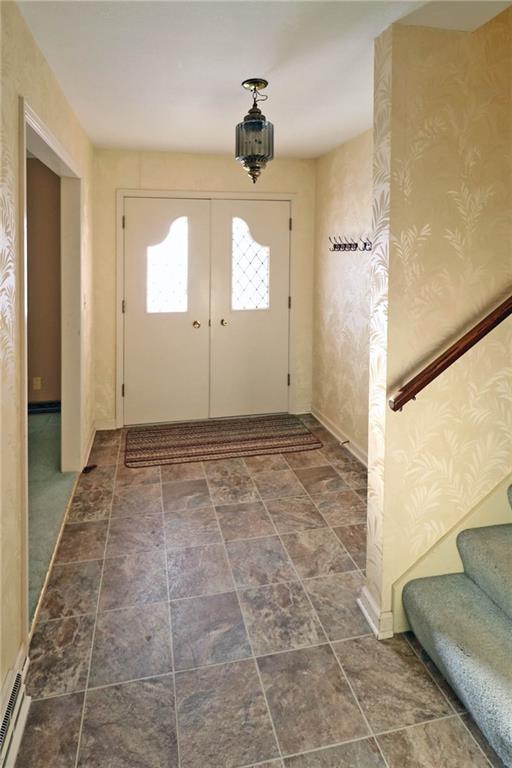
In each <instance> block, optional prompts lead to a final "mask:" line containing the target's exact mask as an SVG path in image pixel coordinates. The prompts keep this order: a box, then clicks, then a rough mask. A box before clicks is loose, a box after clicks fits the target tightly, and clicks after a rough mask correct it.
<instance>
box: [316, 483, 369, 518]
mask: <svg viewBox="0 0 512 768" xmlns="http://www.w3.org/2000/svg"><path fill="white" fill-rule="evenodd" d="M312 499H313V501H314V502H315V504H316V506H317V507H318V511H319V512H320V514H321V515H322V517H324V518H325V520H326V522H327V524H328V525H332V526H333V527H334V526H338V525H357V524H358V523H366V504H364V503H363V502H362V501H361V499H360V498H359V496H358V495H357V494H356V493H354V491H351V490H345V491H337V492H336V493H324V494H320V495H315V496H313V497H312Z"/></svg>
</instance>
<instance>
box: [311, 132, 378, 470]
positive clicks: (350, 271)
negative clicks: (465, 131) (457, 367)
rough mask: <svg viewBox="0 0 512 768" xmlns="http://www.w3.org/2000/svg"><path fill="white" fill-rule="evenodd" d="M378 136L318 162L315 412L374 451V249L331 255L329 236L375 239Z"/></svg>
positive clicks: (360, 449)
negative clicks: (371, 333)
mask: <svg viewBox="0 0 512 768" xmlns="http://www.w3.org/2000/svg"><path fill="white" fill-rule="evenodd" d="M372 156H373V140H372V131H371V130H370V131H366V132H365V133H363V134H361V135H360V136H357V137H356V138H354V139H352V140H350V141H348V142H346V143H345V144H343V145H342V146H340V147H338V148H337V149H335V150H333V151H332V152H329V153H327V154H326V155H323V156H322V157H320V158H319V159H318V160H317V175H316V248H315V297H314V331H313V409H314V411H315V413H317V414H318V415H319V416H320V417H321V418H324V419H325V420H326V421H327V423H330V424H332V425H334V426H336V427H337V428H338V430H339V432H340V433H341V434H343V435H345V436H346V438H347V439H349V440H350V442H351V444H352V446H353V447H354V448H355V449H356V450H357V453H358V455H359V456H361V457H362V458H364V459H366V456H367V451H368V355H369V350H368V347H369V343H368V342H369V321H370V256H371V254H370V252H366V251H356V252H351V251H334V252H332V251H330V250H329V236H332V235H336V236H340V235H345V236H347V237H354V238H357V237H359V236H361V237H368V236H369V235H370V232H371V228H372V223H371V212H372Z"/></svg>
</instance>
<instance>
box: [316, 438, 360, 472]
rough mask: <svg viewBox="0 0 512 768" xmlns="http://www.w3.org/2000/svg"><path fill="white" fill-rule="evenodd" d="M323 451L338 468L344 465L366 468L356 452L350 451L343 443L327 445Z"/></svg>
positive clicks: (346, 466)
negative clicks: (356, 455) (357, 457)
mask: <svg viewBox="0 0 512 768" xmlns="http://www.w3.org/2000/svg"><path fill="white" fill-rule="evenodd" d="M323 453H324V455H325V456H326V457H327V458H328V460H329V461H330V463H331V464H332V465H333V466H335V467H337V468H341V467H344V468H345V469H354V470H361V469H365V467H364V465H363V464H362V463H361V462H360V461H359V459H356V457H355V456H354V454H353V453H350V451H348V450H347V449H346V448H344V447H343V446H342V445H332V444H331V445H326V446H325V447H324V448H323Z"/></svg>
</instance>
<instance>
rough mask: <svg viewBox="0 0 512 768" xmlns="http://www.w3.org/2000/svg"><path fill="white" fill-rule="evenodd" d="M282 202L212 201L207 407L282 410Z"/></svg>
mask: <svg viewBox="0 0 512 768" xmlns="http://www.w3.org/2000/svg"><path fill="white" fill-rule="evenodd" d="M289 220H290V203H289V202H287V201H273V200H272V201H270V200H213V201H212V216H211V221H212V238H211V240H212V283H211V308H212V309H211V315H212V327H211V359H212V366H211V374H210V376H211V378H210V415H211V416H238V415H240V414H256V413H278V412H281V411H287V410H288V335H289V328H288V326H289V323H288V315H289V311H288V294H289V280H290V277H289V272H290V257H289V238H290V233H289Z"/></svg>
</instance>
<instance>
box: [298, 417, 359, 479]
mask: <svg viewBox="0 0 512 768" xmlns="http://www.w3.org/2000/svg"><path fill="white" fill-rule="evenodd" d="M311 413H312V414H313V416H314V417H315V418H316V419H318V421H319V422H320V424H322V425H323V426H324V427H325V428H326V429H328V430H329V432H331V434H333V435H334V437H336V438H337V439H338V440H339V441H340V443H345V445H344V448H346V449H347V450H348V451H350V453H352V454H353V455H354V456H355V457H356V459H359V461H360V462H362V463H363V464H364V465H365V467H367V466H368V454H367V453H366V452H365V451H363V449H362V448H360V447H359V446H358V445H357V444H356V443H354V441H353V440H351V438H350V437H349V436H348V435H346V434H345V433H344V432H343V430H342V429H340V428H339V427H338V425H337V424H335V423H334V422H333V421H331V419H329V418H328V416H325V415H324V414H323V413H321V412H320V411H318V410H317V409H316V408H312V409H311Z"/></svg>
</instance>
